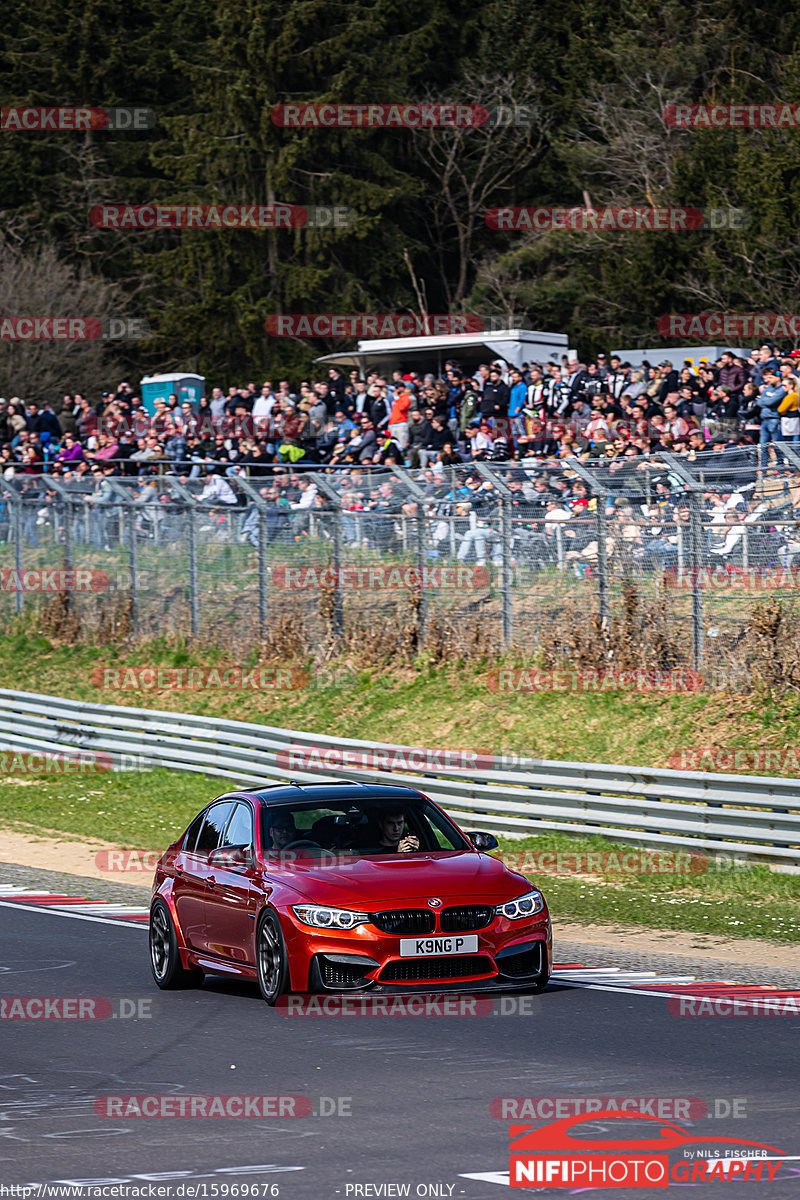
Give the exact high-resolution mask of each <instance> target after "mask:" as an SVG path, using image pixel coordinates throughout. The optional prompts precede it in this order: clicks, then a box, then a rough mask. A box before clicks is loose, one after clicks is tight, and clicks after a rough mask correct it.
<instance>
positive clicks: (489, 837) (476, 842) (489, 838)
mask: <svg viewBox="0 0 800 1200" xmlns="http://www.w3.org/2000/svg"><path fill="white" fill-rule="evenodd" d="M467 837H468V838H469V840H470V841H471V842H472V844H473V846H474V847H475V849H476V850H496V849H497V838H496V837H495V836H494V834H493V833H482V832H481V831H480V830H472V831H471V832H470V833H468V834H467Z"/></svg>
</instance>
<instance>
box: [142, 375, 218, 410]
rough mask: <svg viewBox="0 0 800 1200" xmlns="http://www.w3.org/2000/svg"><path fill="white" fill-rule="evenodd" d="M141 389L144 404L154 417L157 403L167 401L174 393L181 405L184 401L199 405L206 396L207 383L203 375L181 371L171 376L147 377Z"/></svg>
mask: <svg viewBox="0 0 800 1200" xmlns="http://www.w3.org/2000/svg"><path fill="white" fill-rule="evenodd" d="M140 387H141V389H142V404H143V405H144V407H145V408H146V409H147V411H148V412H149V413H150V414H151V415H152V413H154V412H155V411H156V406H155V401H156V400H165V401H166V400H168V399H169V397H170V396H171V395H172V393H173V392H174V393H175V395H176V396H177V397H178V403H179V404H183V402H184V400H188V401H189V402H190V403H191V404H199V403H200V397H201V396H204V395H205V387H206V381H205V379H204V378H203V376H202V375H189V374H187V373H186V372H184V371H181V372H175V373H174V374H171V375H145V377H144V379H143V380H142V381H141V383H140Z"/></svg>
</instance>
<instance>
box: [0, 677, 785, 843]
mask: <svg viewBox="0 0 800 1200" xmlns="http://www.w3.org/2000/svg"><path fill="white" fill-rule="evenodd" d="M0 749H2V750H11V751H18V752H26V751H27V752H31V751H34V752H35V751H39V752H41V751H51V752H63V751H64V750H69V749H71V750H76V749H79V750H84V751H89V752H93V753H102V754H104V755H108V756H110V761H111V762H112V763H113V765H114V767H115V768H117V769H123V770H124V769H126V767H127V768H128V769H130V767H131V765H132V764H134V763H135V765H136V767H137V768H138V769H146V768H149V767H153V768H155V767H168V768H171V769H173V770H180V771H195V772H201V773H205V774H207V775H211V776H218V777H220V778H224V779H235V780H236V781H237V783H238V784H239V785H240V786H243V785H252V784H253V783H254V782H255V781H256V780H257V781H258V782H259V783H261V784H268V783H279V782H285V781H288V780H289V779H296V780H297V781H298V782H304V783H308V782H315V781H321V780H325V779H331V778H338V777H341V776H346V777H347V778H349V779H354V780H359V781H362V782H365V783H387V782H391V783H395V784H401V785H405V786H408V787H414V788H419V789H420V790H422V791H424V792H425V793H426V794H427V795H429V796H431V797H432V798H433V799H434V800H436V801H437V802H438V803H439V804H441V805H442V807H444V808H445V809H446V810H447V811H448V812H449V813H450V814H451V815H452V816H453V818H454V819H455V820H457V821H458V822H459V824H462V825H463V824H465V823H467V826H468V827H469V826H474V825H476V824H479V825H481V826H483V827H486V828H488V829H492V830H494V831H495V832H498V833H513V834H518V835H519V834H523V835H527V836H531V835H535V834H537V833H544V832H547V831H558V832H562V833H572V834H582V835H584V836H586V835H590V834H600V835H603V836H605V837H608V838H612V839H621V840H624V841H627V842H637V843H643V844H645V845H653V846H686V847H689V848H691V849H693V850H695V851H698V852H715V853H727V854H731V855H746V856H752V857H756V858H760V859H766V860H770V859H771V860H773V861H781V862H784V863H786V862H794V863H800V781H797V780H793V779H771V778H763V777H759V776H749V775H719V774H704V773H695V772H688V771H668V770H658V769H650V768H637V767H626V766H610V765H606V764H591V763H572V762H554V761H545V760H538V759H533V758H531V759H524V760H521V761H520V762H518V763H517V765H515V767H514V769H511V770H509V769H493V768H494V766H495V764H494V763H492V764H491V766H490V767H489V768H488V769H487V768H486V767H485V755H483V754H481V755H478V754H476V755H475V758H476V760H478V763H477V765H475V766H473V765H464V766H454V765H452V761H451V762H450V763H448V762H447V757H446V756H447V755H448V752H447V751H442V750H439V751H434V750H420V749H415V748H413V747H408V746H399V745H388V744H378V745H373V744H370V743H368V742H360V741H356V740H355V739H352V738H333V737H326V736H324V735H320V734H315V733H304V732H298V731H295V730H285V729H277V728H273V727H271V726H267V725H256V724H251V723H248V722H244V721H225V720H218V719H216V718H214V717H201V716H196V715H194V714H187V713H173V712H164V711H162V710H157V709H148V708H128V707H126V706H116V705H103V704H90V703H87V702H86V701H82V700H72V699H66V698H64V697H60V696H47V695H39V694H37V693H34V692H17V691H10V690H7V689H0ZM457 753H460V752H455V751H454V752H450V755H449V757H450V758H451V760H452V759H453V758H455V757H456V755H457ZM326 757H327V763H326V762H323V759H324V758H326ZM497 758H498V763H497V765H498V767H504V764H503V762H502V758H501V757H500V756H497ZM309 760H311V761H309ZM407 767H410V768H412V769H411V770H408V769H406V768H407Z"/></svg>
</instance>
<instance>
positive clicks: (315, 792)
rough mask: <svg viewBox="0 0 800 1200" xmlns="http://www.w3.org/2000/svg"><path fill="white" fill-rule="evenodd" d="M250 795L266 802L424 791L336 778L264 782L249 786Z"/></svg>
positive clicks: (407, 795) (414, 795)
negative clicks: (275, 782)
mask: <svg viewBox="0 0 800 1200" xmlns="http://www.w3.org/2000/svg"><path fill="white" fill-rule="evenodd" d="M246 794H247V795H248V796H253V797H255V799H257V800H260V801H261V803H262V804H267V805H270V804H288V803H291V802H292V801H295V802H297V801H303V800H338V801H342V800H412V799H414V800H418V799H419V798H420V797H421V796H422V792H418V791H416V789H415V788H408V787H395V786H393V785H392V784H381V783H355V782H353V781H352V780H350V779H332V780H330V781H329V782H328V783H296V782H291V783H289V784H280V783H278V784H272V785H266V786H264V785H261V786H260V787H251V788H247V790H246Z"/></svg>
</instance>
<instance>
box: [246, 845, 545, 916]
mask: <svg viewBox="0 0 800 1200" xmlns="http://www.w3.org/2000/svg"><path fill="white" fill-rule="evenodd" d="M265 874H267V875H269V876H271V877H274V878H275V879H276V881H277V879H278V878H280V880H281V882H283V883H285V884H288V885H289V886H290V887H292V888H294V889H295V890H296V891H298V892H301V893H302V894H303V895H304V896H306V897H307V898H308V899H309V900H314V901H316V902H317V903H321V904H331V905H336V906H339V907H343V908H353V907H356V908H359V909H364V908H366V909H370V908H371V907H372V906H376V907H378V906H385V905H387V904H398V905H399V904H402V903H404V902H405V901H410V900H429V899H432V898H434V897H436V898H438V899H440V900H441V901H442V902H443V904H444V905H446V904H447V903H448V901H451V900H455V901H458V902H461V903H464V902H466V901H472V902H474V903H493V904H503V903H505V901H506V900H513V899H514V897H515V896H520V895H522V893H523V892H525V891H526V890H528V889H530V888H531V887H532V886H533V885H532V884H531V883H530V881H529V880H527V879H526V878H525V877H524V876H523V875H518V874H517V873H516V872H515V871H509V869H508V868H507V867H505V866H504V865H503V864H502V863H501V862H499V861H498V860H497V859H496V858H492V857H491V856H490V855H488V854H479V853H477V852H476V851H460V850H459V851H452V850H451V851H441V852H439V853H436V852H433V853H431V854H413V855H411V854H387V855H374V856H371V857H369V858H355V859H353V860H352V862H350V861H347V862H344V863H338V864H337V865H335V866H329V867H325V866H319V865H317V864H315V863H314V861H313V860H311V859H309V860H308V862H307V863H306V862H303V861H302V860H301V861H298V862H296V863H293V864H292V865H291V867H284V868H283V869H281V870H280V871H273V870H270V868H269V867H267V868H266V870H265Z"/></svg>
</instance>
